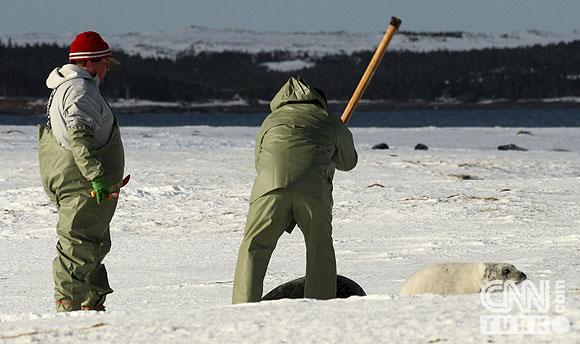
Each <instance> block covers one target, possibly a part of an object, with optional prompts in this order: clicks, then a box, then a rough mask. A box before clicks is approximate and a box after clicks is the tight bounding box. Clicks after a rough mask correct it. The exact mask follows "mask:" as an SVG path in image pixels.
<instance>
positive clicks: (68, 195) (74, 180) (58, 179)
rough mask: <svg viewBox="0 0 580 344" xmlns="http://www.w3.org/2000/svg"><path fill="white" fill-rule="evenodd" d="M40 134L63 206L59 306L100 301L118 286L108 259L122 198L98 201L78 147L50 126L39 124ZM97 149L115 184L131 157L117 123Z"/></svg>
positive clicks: (47, 171) (43, 164) (49, 188)
mask: <svg viewBox="0 0 580 344" xmlns="http://www.w3.org/2000/svg"><path fill="white" fill-rule="evenodd" d="M38 139H39V162H40V174H41V178H42V184H43V186H44V190H45V191H46V194H47V195H48V197H49V198H50V200H51V201H52V202H53V203H54V204H56V207H57V209H58V223H57V228H56V229H57V234H58V243H57V245H56V249H57V257H56V258H55V259H54V260H53V264H52V265H53V277H54V283H55V300H56V301H57V311H74V310H78V309H80V308H81V306H87V307H91V308H94V307H98V306H100V305H102V304H103V303H104V302H105V298H106V295H107V294H110V293H112V292H113V290H112V289H111V287H110V286H109V282H108V279H107V271H106V270H105V266H104V265H103V264H102V261H103V259H104V258H105V256H106V255H107V253H108V252H109V250H110V248H111V238H110V232H109V223H110V222H111V219H112V218H113V214H114V213H115V208H116V206H117V201H116V199H113V200H112V201H104V202H101V204H97V201H96V199H95V198H92V197H91V196H90V192H91V190H92V186H91V183H90V182H88V181H87V179H86V178H85V177H84V176H83V175H82V174H81V172H80V170H79V168H78V166H77V164H76V163H75V159H74V157H73V154H72V152H71V151H70V150H68V149H66V148H64V147H62V146H61V145H60V144H59V143H58V142H57V141H56V140H55V138H54V136H53V133H52V132H51V129H50V128H48V127H47V126H45V125H41V126H39V133H38ZM92 153H94V156H96V157H97V159H98V160H99V161H100V162H101V164H102V166H103V168H104V170H105V177H106V179H107V182H108V183H109V184H110V185H113V184H115V183H118V182H119V181H120V180H121V179H122V178H123V170H124V165H125V158H124V151H123V144H122V142H121V135H120V132H119V128H118V126H117V125H116V124H115V125H113V130H112V133H111V137H110V139H109V142H108V143H107V144H105V145H104V146H102V147H100V148H98V149H97V150H96V151H95V152H92ZM63 301H64V302H63Z"/></svg>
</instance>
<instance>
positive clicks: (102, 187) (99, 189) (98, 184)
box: [91, 176, 111, 204]
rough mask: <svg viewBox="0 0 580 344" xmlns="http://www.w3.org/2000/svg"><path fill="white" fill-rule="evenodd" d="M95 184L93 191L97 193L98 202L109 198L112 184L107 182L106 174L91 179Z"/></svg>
mask: <svg viewBox="0 0 580 344" xmlns="http://www.w3.org/2000/svg"><path fill="white" fill-rule="evenodd" d="M91 184H92V185H93V191H94V193H95V198H96V199H97V204H101V202H102V201H104V200H106V199H108V196H109V193H110V192H111V186H110V185H109V183H107V180H106V179H105V176H100V177H97V178H95V179H93V180H92V181H91Z"/></svg>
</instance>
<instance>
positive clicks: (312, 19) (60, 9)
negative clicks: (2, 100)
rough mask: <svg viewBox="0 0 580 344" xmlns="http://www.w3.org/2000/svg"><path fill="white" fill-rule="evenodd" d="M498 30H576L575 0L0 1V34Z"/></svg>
mask: <svg viewBox="0 0 580 344" xmlns="http://www.w3.org/2000/svg"><path fill="white" fill-rule="evenodd" d="M393 15H396V16H398V17H400V18H401V19H402V20H403V26H402V27H401V30H406V31H469V32H484V33H498V32H511V31H523V30H528V29H534V30H545V31H553V32H570V31H573V30H580V0H477V1H476V0H358V1H356V0H353V1H349V0H286V1H279V0H189V1H188V0H91V1H85V0H69V1H65V0H0V35H5V34H13V33H24V32H49V33H71V32H72V33H75V32H79V31H85V30H88V29H92V30H97V31H100V32H102V33H126V32H146V31H174V30H179V29H181V28H183V27H185V26H188V25H200V26H206V27H210V28H234V29H249V30H279V31H320V30H322V31H336V30H346V31H351V32H375V31H383V30H384V29H385V28H386V26H387V24H388V22H389V18H390V17H391V16H393Z"/></svg>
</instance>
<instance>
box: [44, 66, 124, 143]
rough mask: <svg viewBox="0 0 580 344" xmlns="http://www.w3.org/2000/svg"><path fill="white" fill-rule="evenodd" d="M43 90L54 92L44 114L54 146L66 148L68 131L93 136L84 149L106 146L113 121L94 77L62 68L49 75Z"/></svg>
mask: <svg viewBox="0 0 580 344" xmlns="http://www.w3.org/2000/svg"><path fill="white" fill-rule="evenodd" d="M46 86H47V87H48V88H50V89H53V90H54V91H53V92H54V95H53V96H52V102H51V103H50V107H49V110H48V111H49V116H50V126H51V127H52V131H53V135H54V137H55V138H56V140H57V142H58V143H60V144H61V145H62V146H63V147H65V148H67V149H68V148H69V146H70V140H69V136H68V133H67V129H68V128H83V129H87V130H89V131H90V132H91V133H92V134H93V135H94V142H93V143H92V144H91V146H90V147H87V148H88V149H95V148H99V147H101V146H103V145H105V144H106V143H107V142H108V140H109V138H110V136H111V131H112V128H113V123H114V121H115V118H114V116H113V112H112V111H111V108H110V106H109V104H108V103H107V102H106V100H105V99H104V98H103V96H102V95H101V92H100V90H99V77H98V76H92V75H91V74H89V73H88V72H87V71H86V70H84V69H83V68H82V67H80V66H77V65H74V64H66V65H64V66H62V67H61V68H55V69H54V70H53V71H52V72H51V73H50V74H49V76H48V78H47V79H46Z"/></svg>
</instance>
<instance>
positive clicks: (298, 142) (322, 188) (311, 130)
mask: <svg viewBox="0 0 580 344" xmlns="http://www.w3.org/2000/svg"><path fill="white" fill-rule="evenodd" d="M270 109H271V111H272V112H271V113H270V114H269V115H268V117H266V119H265V120H264V122H263V123H262V126H261V127H260V131H259V132H258V135H257V137H256V170H257V172H258V176H257V177H256V180H255V182H254V186H253V188H252V194H251V196H250V203H252V202H253V201H255V200H256V199H257V198H259V197H261V196H262V195H264V194H266V193H268V192H270V191H272V190H275V189H280V188H291V189H295V190H298V191H300V192H302V193H304V194H306V195H309V196H311V197H314V198H319V199H321V200H323V201H326V202H328V204H330V205H332V179H333V177H334V171H335V169H336V168H338V169H339V170H341V171H349V170H351V169H353V168H354V167H355V166H356V163H357V159H358V156H357V153H356V149H355V146H354V142H353V138H352V134H351V132H350V130H348V128H347V126H346V125H345V124H344V123H343V122H342V121H341V120H340V118H338V117H337V116H335V115H333V114H332V113H330V111H329V110H328V104H327V102H326V99H325V98H324V96H323V95H322V94H321V93H320V92H319V91H318V90H316V89H315V88H314V87H310V86H309V85H308V84H307V83H306V82H305V81H304V80H302V79H300V78H297V79H296V78H290V79H289V80H288V82H287V83H286V84H285V85H284V86H283V87H282V88H281V89H280V91H278V93H277V94H276V95H275V96H274V99H272V101H271V102H270Z"/></svg>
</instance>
